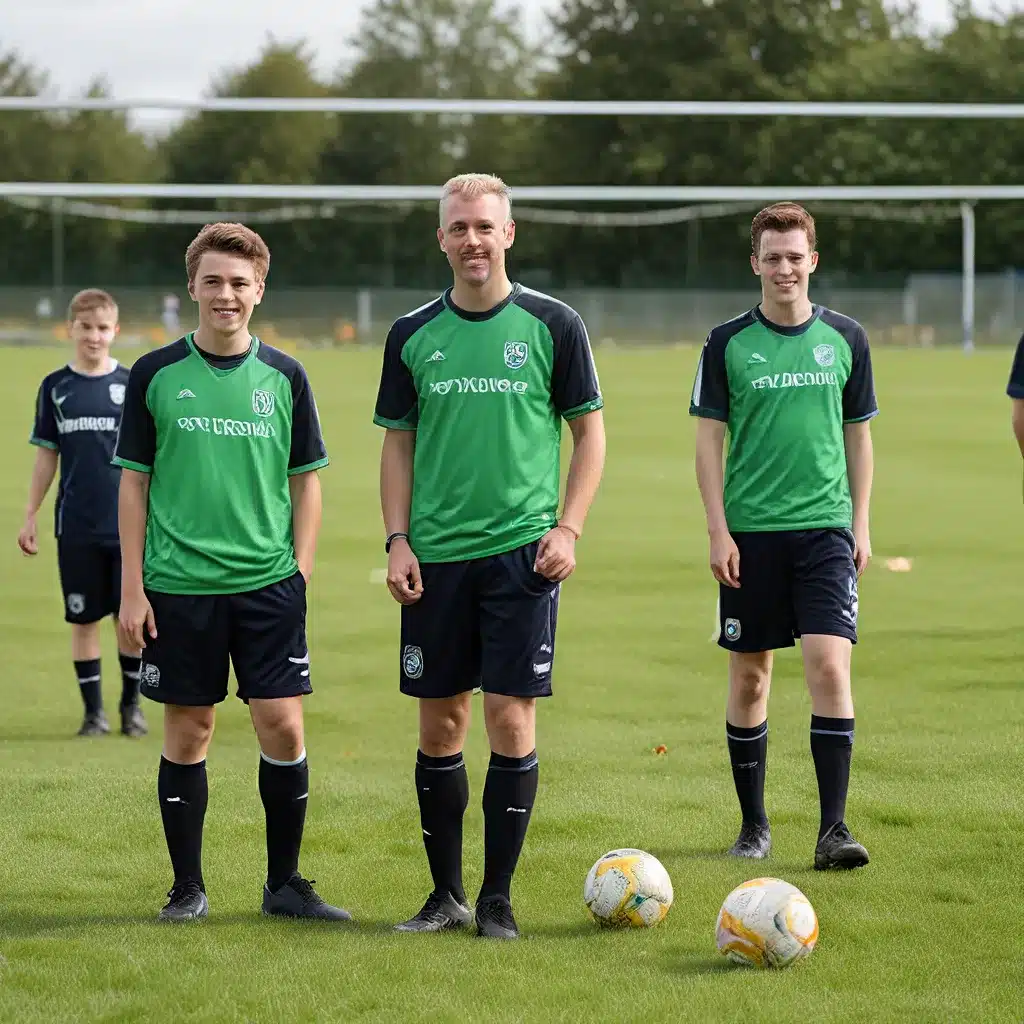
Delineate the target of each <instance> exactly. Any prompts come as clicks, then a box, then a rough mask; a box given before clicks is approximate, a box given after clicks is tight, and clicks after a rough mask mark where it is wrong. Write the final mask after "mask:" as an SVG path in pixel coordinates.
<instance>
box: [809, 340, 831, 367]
mask: <svg viewBox="0 0 1024 1024" xmlns="http://www.w3.org/2000/svg"><path fill="white" fill-rule="evenodd" d="M814 361H815V362H816V363H817V364H818V365H819V366H831V365H832V364H833V363H834V362H835V361H836V350H835V349H834V348H833V347H832V346H831V345H818V346H816V347H815V349H814Z"/></svg>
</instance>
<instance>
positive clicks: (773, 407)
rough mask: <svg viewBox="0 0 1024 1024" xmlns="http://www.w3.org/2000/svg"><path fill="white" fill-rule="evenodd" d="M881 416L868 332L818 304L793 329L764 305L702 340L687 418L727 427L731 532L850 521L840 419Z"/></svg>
mask: <svg viewBox="0 0 1024 1024" xmlns="http://www.w3.org/2000/svg"><path fill="white" fill-rule="evenodd" d="M877 412H878V406H877V404H876V402H875V386H874V379H873V377H872V373H871V353H870V350H869V348H868V339H867V335H866V334H865V332H864V329H863V328H862V327H861V326H860V324H858V323H857V322H856V321H855V320H851V319H850V318H849V317H845V316H842V315H841V314H839V313H835V312H833V311H832V310H830V309H825V308H823V307H821V306H815V307H814V311H813V313H812V315H811V318H810V319H809V320H808V321H807V322H806V323H803V324H800V325H799V326H796V327H780V326H779V325H777V324H773V323H770V322H769V321H768V320H767V319H765V317H764V316H763V314H762V313H761V311H760V309H759V308H755V309H752V310H750V311H749V312H747V313H744V314H743V316H740V317H737V318H736V319H735V320H730V321H729V322H728V323H726V324H722V325H721V326H719V327H716V328H715V329H714V330H713V331H712V332H711V333H710V334H709V335H708V339H707V341H706V342H705V343H704V349H703V351H702V353H701V357H700V363H699V364H698V366H697V376H696V380H695V382H694V385H693V397H692V399H691V403H690V414H691V415H693V416H704V417H709V418H711V419H716V420H722V421H724V422H725V423H727V424H728V434H729V453H728V457H727V460H726V466H725V518H726V522H727V523H728V526H729V529H730V530H731V531H733V532H741V531H759V530H766V531H767V530H812V529H819V528H827V527H835V528H843V527H845V528H847V529H848V528H849V527H850V526H851V525H852V517H853V511H852V504H851V500H850V486H849V480H848V478H847V472H846V445H845V441H844V437H843V425H844V424H846V423H857V422H860V421H861V420H867V419H870V418H871V417H872V416H874V415H876V414H877Z"/></svg>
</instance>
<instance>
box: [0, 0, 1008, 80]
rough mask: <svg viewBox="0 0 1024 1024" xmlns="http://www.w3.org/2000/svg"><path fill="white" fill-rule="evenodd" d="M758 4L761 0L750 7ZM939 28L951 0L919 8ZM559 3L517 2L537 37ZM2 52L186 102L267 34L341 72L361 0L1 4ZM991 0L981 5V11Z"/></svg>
mask: <svg viewBox="0 0 1024 1024" xmlns="http://www.w3.org/2000/svg"><path fill="white" fill-rule="evenodd" d="M751 2H754V0H751ZM918 2H919V6H920V8H921V11H922V13H923V15H924V16H925V17H926V19H927V20H928V21H929V22H931V23H932V24H941V22H942V20H943V18H944V15H945V12H946V10H947V8H948V4H947V0H918ZM551 3H552V0H519V5H520V7H521V8H522V10H523V11H524V12H525V13H526V16H527V18H528V20H529V22H530V25H531V28H534V29H539V28H540V27H541V25H542V23H543V12H544V10H545V9H546V8H548V7H550V6H551ZM0 6H2V7H3V9H4V10H3V18H2V19H0V50H9V49H11V48H13V49H15V50H16V51H17V52H18V53H19V54H20V55H21V56H22V57H23V58H24V59H25V60H27V61H29V62H30V63H31V64H33V65H35V66H36V67H39V68H42V69H45V70H46V71H48V72H49V74H50V76H51V82H52V84H53V85H54V86H56V87H57V89H58V90H59V92H60V93H61V94H62V95H71V94H74V93H76V92H78V91H80V90H82V89H83V88H84V87H85V86H86V85H87V84H88V82H89V81H90V80H91V79H92V78H94V77H96V76H97V75H99V74H102V75H105V76H106V78H107V80H108V81H109V83H110V85H111V89H112V92H113V94H114V95H115V96H117V97H135V98H153V99H157V98H159V99H165V98H169V99H186V98H192V97H196V96H198V95H199V94H201V93H203V92H204V91H205V90H206V89H207V87H208V85H209V83H210V80H211V78H212V76H213V75H214V74H216V73H217V72H218V71H221V70H223V69H225V68H228V67H240V66H244V65H245V64H247V63H248V62H249V61H251V60H252V58H253V57H254V56H255V55H256V54H257V53H258V52H259V49H260V47H261V46H262V44H263V42H264V41H265V40H266V38H267V36H268V35H272V36H274V37H275V38H276V39H278V40H280V41H291V40H296V39H303V38H305V39H309V40H315V46H314V51H315V53H316V55H317V63H318V67H319V69H320V71H321V72H323V73H324V74H325V75H326V74H329V73H330V72H331V71H333V70H334V69H335V68H336V67H337V66H338V64H339V62H340V61H341V59H342V57H343V55H344V53H345V41H346V39H347V38H348V37H350V36H351V35H352V33H353V31H354V30H355V27H356V24H357V22H358V18H359V9H360V7H361V6H362V4H361V3H360V2H359V0H294V2H292V3H288V2H284V3H282V2H280V0H25V2H23V3H18V2H17V0H0ZM995 6H997V4H995V3H993V2H991V0H975V7H976V8H977V9H979V10H984V9H991V8H993V7H995Z"/></svg>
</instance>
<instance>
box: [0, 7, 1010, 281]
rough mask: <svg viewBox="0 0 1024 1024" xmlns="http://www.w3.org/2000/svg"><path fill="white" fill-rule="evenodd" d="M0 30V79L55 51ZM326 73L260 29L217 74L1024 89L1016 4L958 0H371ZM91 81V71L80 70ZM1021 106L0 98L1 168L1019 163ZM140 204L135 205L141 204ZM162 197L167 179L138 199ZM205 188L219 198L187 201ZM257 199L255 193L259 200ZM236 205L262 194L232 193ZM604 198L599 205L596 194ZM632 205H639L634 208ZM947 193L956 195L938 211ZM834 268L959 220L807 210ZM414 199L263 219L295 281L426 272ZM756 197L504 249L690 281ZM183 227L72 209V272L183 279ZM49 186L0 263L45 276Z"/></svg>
mask: <svg viewBox="0 0 1024 1024" xmlns="http://www.w3.org/2000/svg"><path fill="white" fill-rule="evenodd" d="M2 43H3V41H2V39H0V94H6V95H34V94H39V93H44V92H46V90H47V88H48V82H47V76H46V74H45V72H44V71H43V70H41V69H38V68H34V67H31V66H29V65H28V64H26V63H25V62H24V61H23V60H22V59H21V58H20V57H19V55H18V54H17V53H14V52H6V53H5V52H4V49H3V45H2ZM351 44H352V48H351V53H352V56H351V58H350V59H349V60H348V61H347V62H346V63H345V64H344V66H342V67H340V68H339V69H338V70H337V72H336V73H335V74H334V75H333V76H332V77H330V79H329V80H322V79H321V78H319V77H318V76H317V74H316V72H315V70H314V54H313V52H312V50H311V47H310V45H309V44H308V43H305V42H300V43H278V42H273V41H270V42H268V43H267V44H266V45H265V47H264V49H263V50H262V52H261V53H260V54H259V55H258V56H257V58H256V59H255V60H254V61H253V62H252V63H251V64H250V65H249V66H246V67H243V68H239V69H232V70H226V71H224V72H223V73H222V74H220V75H219V76H218V77H217V78H216V79H215V80H214V81H213V82H212V83H211V86H210V88H209V90H208V91H209V93H210V94H211V95H215V96H330V95H337V96H359V97H410V96H411V97H442V98H460V99H465V98H469V99H482V98H494V99H504V98H516V97H524V98H529V97H536V98H550V99H576V100H582V99H626V100H657V99H694V100H768V101H771V100H778V101H791V100H829V101H898V102H940V101H944V102H1019V100H1020V97H1021V96H1024V59H1022V54H1024V9H1021V7H1020V5H1019V4H1018V5H1016V6H1015V8H1014V9H1011V10H1009V11H1006V12H1004V13H1002V14H998V15H991V16H982V15H980V14H977V13H975V12H974V11H973V10H972V8H971V5H970V3H969V2H966V0H957V2H954V3H952V4H951V24H950V27H949V28H948V29H946V30H943V31H941V32H937V31H926V30H925V29H924V28H923V27H922V24H921V22H920V19H919V18H918V16H917V12H916V10H915V8H914V5H913V4H912V3H911V4H907V5H905V6H902V7H894V6H892V5H890V4H887V3H883V2H882V0H759V2H758V3H751V2H749V0H560V3H559V4H558V5H557V7H556V8H555V10H554V11H553V13H552V14H551V16H550V25H549V31H547V32H546V33H545V36H544V42H543V44H541V45H537V44H535V43H533V42H531V40H530V39H529V38H528V36H527V33H526V31H525V29H524V27H523V24H522V19H521V16H520V13H519V12H518V11H517V10H516V9H515V8H511V7H508V6H506V5H504V4H503V3H501V2H499V0H375V2H374V3H372V4H371V6H369V7H368V8H367V9H366V10H365V12H364V14H363V16H362V20H361V22H360V25H359V28H358V31H357V33H356V34H355V37H354V38H353V39H352V41H351ZM89 92H90V94H91V95H104V94H105V85H104V82H103V79H102V77H98V78H97V80H96V82H95V84H94V85H93V86H92V87H91V89H90V90H89ZM1022 166H1024V122H1022V121H1019V120H1018V121H1012V120H1005V121H1000V120H984V121H968V120H942V119H935V120H932V119H928V120H905V121H904V120H886V119H857V120H848V119H798V118H767V119H753V118H693V119H677V118H619V117H546V118H528V117H514V116H507V117H506V116H500V117H499V116H482V117H468V116H462V117H454V116H441V115H437V116H435V115H402V114H388V115H365V114H360V115H321V114H284V113H276V114H275V113H268V114H258V113H245V114H228V113H217V112H198V113H195V114H193V115H191V116H188V117H186V118H184V119H183V120H181V121H180V122H178V123H176V124H175V126H174V127H173V128H172V129H171V130H170V131H168V132H166V133H164V134H162V135H160V136H159V137H154V136H153V135H152V133H150V134H147V133H145V132H143V131H141V130H138V129H136V128H134V127H133V126H132V124H131V122H130V120H129V119H128V117H127V116H126V115H125V114H124V113H120V112H111V113H108V112H71V113H35V112H4V113H0V180H6V181H23V180H24V181H83V182H85V181H90V182H114V181H131V182H160V181H167V182H199V183H235V182H237V183H333V184H375V183H380V184H389V183H391V184H439V183H441V182H443V181H444V180H445V179H447V178H448V177H449V176H450V175H452V174H454V173H458V172H460V171H463V170H467V169H473V170H481V171H488V172H493V173H497V174H500V175H501V176H502V177H504V178H505V180H506V181H508V182H509V183H510V184H511V185H513V187H514V186H516V185H532V184H555V185H560V184H576V185H594V184H621V185H715V184H717V185H786V184H797V185H799V184H808V185H811V184H856V185H867V184H881V185H916V184H921V185H923V184H969V185H974V184H1011V183H1015V182H1017V181H1019V180H1020V168H1021V167H1022ZM136 205H139V204H138V203H136ZM150 205H152V206H156V207H159V206H160V205H164V206H170V207H173V208H183V207H187V206H188V205H189V204H188V203H185V202H182V201H173V202H167V203H163V204H161V203H159V202H153V203H151V204H150ZM199 205H200V206H202V207H204V208H208V207H209V206H210V205H211V203H210V202H209V201H207V202H205V203H201V204H199ZM264 205H265V204H264ZM224 207H225V208H228V209H234V210H237V209H239V208H242V209H253V208H255V206H254V205H253V204H250V205H249V206H248V207H246V206H245V204H241V203H239V202H229V203H226V204H224ZM590 208H591V209H593V207H590ZM631 208H632V209H635V207H631ZM946 213H947V214H948V211H946ZM818 222H819V235H820V249H821V252H822V257H823V267H828V268H830V272H832V273H833V274H836V273H838V272H839V271H838V268H840V267H841V268H842V273H843V274H847V275H858V276H860V277H862V278H863V277H865V276H867V275H872V276H875V277H882V276H884V275H892V276H893V277H896V276H899V275H902V274H905V273H907V272H908V271H919V270H951V269H956V268H958V267H959V265H960V224H959V221H958V220H957V219H956V218H951V217H949V216H948V215H947V216H942V215H940V212H939V211H935V215H934V216H933V215H932V214H931V213H928V212H926V213H925V215H924V216H922V217H921V218H920V219H919V220H917V221H908V220H906V219H896V218H891V219H890V218H887V217H886V218H882V219H878V218H876V219H868V218H866V217H863V216H860V215H854V214H852V213H851V212H850V211H849V210H840V211H834V210H831V209H827V210H823V211H822V212H821V214H820V215H819V216H818ZM435 223H436V209H435V208H434V207H433V206H432V205H429V204H424V205H420V206H415V205H413V206H406V205H402V204H391V205H390V206H388V207H376V208H372V207H366V206H361V207H356V208H353V207H345V208H341V207H339V208H337V209H336V211H335V215H334V216H333V217H330V218H321V219H310V220H300V221H292V222H280V223H273V224H266V225H261V226H260V230H261V233H262V234H263V235H264V237H266V239H267V241H268V243H269V244H270V245H271V248H272V251H273V253H274V261H273V268H272V278H273V281H274V283H275V284H286V285H289V286H305V285H308V286H325V285H339V286H342V285H346V286H351V285H378V286H380V285H384V286H387V285H407V286H415V287H422V286H433V285H435V284H437V283H440V282H441V281H443V279H444V266H443V263H441V262H440V261H439V256H438V254H437V249H436V243H435V241H434V239H433V231H434V227H435ZM748 225H749V216H745V217H744V216H736V217H730V218H723V219H717V220H705V221H702V222H700V223H699V224H691V225H689V226H687V225H668V226H660V227H589V226H588V227H583V226H555V225H547V224H528V225H525V224H524V225H523V226H522V228H521V230H520V233H519V237H518V239H517V242H516V247H515V249H514V250H513V261H512V262H513V265H514V268H515V272H516V273H517V274H519V275H520V276H522V277H523V278H524V279H528V280H530V281H531V282H532V283H535V284H537V285H539V286H545V285H548V286H551V287H565V286H569V285H573V286H586V285H591V286H610V287H615V286H632V287H643V286H658V287H674V286H678V285H681V284H684V283H687V284H699V285H703V286H708V285H712V284H714V283H733V282H734V281H735V280H736V278H737V275H741V274H743V273H744V268H743V263H744V257H745V253H746V246H747V241H746V239H747V231H748ZM194 231H195V228H194V227H193V226H189V225H139V224H130V223H124V222H118V221H104V220H95V219H86V218H81V217H67V218H66V220H65V222H64V227H63V238H62V244H63V252H64V260H65V262H66V267H67V269H66V279H67V280H68V281H69V282H86V281H89V282H92V281H98V280H101V281H105V282H109V283H110V284H111V285H115V284H119V285H129V284H174V283H179V282H180V279H181V272H182V256H183V252H184V248H185V246H186V244H187V243H188V240H189V239H190V238H191V237H192V234H193V233H194ZM1021 237H1024V204H1021V203H983V204H981V205H979V207H978V269H979V271H986V270H999V269H1003V268H1005V267H1009V266H1015V265H1019V264H1021V263H1022V262H1024V261H1022V260H1021V257H1020V251H1021V250H1020V239H1021ZM52 250H53V232H52V221H51V215H50V212H49V210H48V209H45V208H44V209H36V210H32V209H25V208H23V207H22V206H18V205H15V204H11V203H7V202H3V201H0V283H4V284H22V283H23V284H42V283H46V282H48V281H49V278H50V273H51V264H52V258H53V253H52Z"/></svg>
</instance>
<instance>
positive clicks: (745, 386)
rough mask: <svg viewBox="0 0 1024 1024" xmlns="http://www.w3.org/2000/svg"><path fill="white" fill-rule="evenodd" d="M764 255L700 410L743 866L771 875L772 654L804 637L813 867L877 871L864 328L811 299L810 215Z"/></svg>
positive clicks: (760, 241) (869, 385)
mask: <svg viewBox="0 0 1024 1024" xmlns="http://www.w3.org/2000/svg"><path fill="white" fill-rule="evenodd" d="M751 243H752V247H753V248H752V253H751V257H750V262H751V267H752V268H753V271H754V273H755V274H756V275H757V276H758V277H760V279H761V302H760V304H759V305H758V306H756V307H755V308H754V309H752V310H750V311H749V312H747V313H744V314H743V315H742V316H739V317H737V318H736V319H735V320H731V321H729V322H728V323H726V324H722V325H720V326H719V327H716V328H714V330H712V331H711V333H710V334H709V335H708V339H707V341H706V342H705V344H704V349H703V351H702V353H701V356H700V362H699V364H698V367H697V375H696V380H695V382H694V386H693V396H692V400H691V404H690V413H691V415H694V416H697V417H699V420H698V423H697V452H696V467H697V482H698V485H699V487H700V492H701V497H702V498H703V501H704V508H705V511H706V513H707V526H708V535H709V538H710V546H711V554H710V561H711V571H712V574H713V575H714V577H715V579H716V580H717V581H718V583H719V585H720V588H719V607H720V611H719V615H720V625H719V640H718V643H719V644H720V646H722V647H724V648H725V649H726V650H728V651H729V699H728V707H727V711H726V726H725V729H726V737H727V740H728V746H729V755H730V759H731V761H732V770H733V779H734V782H735V785H736V792H737V795H738V797H739V802H740V808H741V811H742V814H743V824H742V827H741V830H740V834H739V838H738V839H737V841H736V843H735V844H734V846H733V847H732V849H731V850H730V853H732V854H733V855H734V856H739V857H750V858H754V859H758V858H762V857H765V856H767V855H768V853H769V851H770V849H771V833H770V831H769V825H768V816H767V814H766V812H765V806H764V779H765V758H766V753H767V747H768V720H767V709H768V690H769V686H770V683H771V673H772V660H773V652H774V651H775V650H776V649H777V648H782V647H792V646H793V645H794V641H795V638H797V637H799V638H800V640H801V649H802V653H803V661H804V672H805V676H806V680H807V687H808V689H809V691H810V695H811V731H810V742H811V754H812V756H813V758H814V767H815V772H816V775H817V779H818V793H819V802H820V810H821V820H820V826H819V830H818V841H817V846H816V849H815V853H814V866H815V867H816V868H818V869H824V868H855V867H859V866H861V865H863V864H866V863H867V862H868V854H867V851H866V850H865V849H864V847H863V846H862V845H861V844H860V843H858V842H857V841H856V840H855V839H854V838H853V836H852V835H851V834H850V830H849V829H848V828H847V826H846V823H845V821H844V817H845V808H846V794H847V788H848V785H849V778H850V758H851V753H852V749H853V731H854V718H853V697H852V695H851V684H850V661H851V652H852V648H853V644H854V643H856V641H857V608H858V601H857V580H858V577H859V576H860V574H861V573H862V572H863V571H864V569H865V568H866V566H867V564H868V560H869V558H870V557H871V539H870V532H869V523H868V520H869V516H868V511H869V502H870V497H871V481H872V474H873V454H872V446H871V432H870V426H869V421H870V420H871V419H872V417H874V416H875V415H876V414H877V412H878V406H877V404H876V402H875V389H874V381H873V377H872V372H871V354H870V351H869V348H868V339H867V335H866V334H865V332H864V329H863V328H862V327H861V326H860V324H858V323H857V322H856V321H855V320H851V319H850V318H849V317H845V316H842V315H841V314H839V313H835V312H833V311H832V310H830V309H825V308H824V307H822V306H817V305H814V304H812V303H811V301H810V299H809V298H808V284H809V280H810V275H811V274H812V273H814V270H815V268H816V267H817V264H818V253H817V252H816V250H815V227H814V220H813V218H812V217H811V216H810V214H809V213H808V212H807V211H806V210H805V209H803V207H801V206H797V205H796V204H795V203H777V204H775V205H773V206H769V207H767V208H765V209H764V210H762V211H761V212H760V213H758V214H757V216H756V217H755V218H754V221H753V224H752V226H751ZM727 431H728V435H729V454H728V458H727V460H726V461H725V466H724V471H723V447H724V443H725V437H726V432H727Z"/></svg>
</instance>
